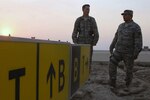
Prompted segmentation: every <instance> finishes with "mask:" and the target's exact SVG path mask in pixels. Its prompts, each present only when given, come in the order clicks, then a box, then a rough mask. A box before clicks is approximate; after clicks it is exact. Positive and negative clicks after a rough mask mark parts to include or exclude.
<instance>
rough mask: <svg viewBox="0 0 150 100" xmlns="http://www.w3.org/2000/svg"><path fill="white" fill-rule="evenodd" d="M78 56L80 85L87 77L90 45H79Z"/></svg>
mask: <svg viewBox="0 0 150 100" xmlns="http://www.w3.org/2000/svg"><path fill="white" fill-rule="evenodd" d="M80 57H81V58H80V86H82V85H83V84H84V83H85V82H86V81H87V80H88V78H89V66H90V65H89V64H90V45H82V46H81V56H80Z"/></svg>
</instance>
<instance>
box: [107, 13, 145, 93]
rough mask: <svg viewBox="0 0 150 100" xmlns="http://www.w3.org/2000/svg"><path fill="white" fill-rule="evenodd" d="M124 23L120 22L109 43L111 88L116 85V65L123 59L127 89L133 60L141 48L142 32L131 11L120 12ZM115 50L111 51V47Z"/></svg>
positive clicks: (131, 76)
mask: <svg viewBox="0 0 150 100" xmlns="http://www.w3.org/2000/svg"><path fill="white" fill-rule="evenodd" d="M121 15H122V16H123V19H124V21H125V22H124V23H122V24H120V25H119V27H118V30H117V32H116V34H115V37H114V39H113V41H112V43H111V45H110V53H111V57H110V63H109V78H110V86H111V89H113V90H114V89H115V87H116V74H117V66H118V63H119V62H120V61H122V60H123V61H124V63H125V67H126V69H127V70H126V78H125V81H126V88H125V90H127V91H128V90H129V88H128V87H129V85H130V83H131V81H132V78H133V72H132V70H133V66H134V60H135V59H137V57H138V55H139V53H140V51H141V50H142V44H143V43H142V33H141V28H140V26H139V25H138V24H136V23H135V22H134V21H133V20H132V17H133V11H132V10H125V11H124V13H122V14H121ZM114 48H115V50H114V51H113V49H114Z"/></svg>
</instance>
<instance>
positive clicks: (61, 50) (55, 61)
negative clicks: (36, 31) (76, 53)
mask: <svg viewBox="0 0 150 100" xmlns="http://www.w3.org/2000/svg"><path fill="white" fill-rule="evenodd" d="M39 61H40V63H39V100H69V75H70V74H69V71H70V45H68V44H46V43H45V44H44V43H42V44H40V45H39Z"/></svg>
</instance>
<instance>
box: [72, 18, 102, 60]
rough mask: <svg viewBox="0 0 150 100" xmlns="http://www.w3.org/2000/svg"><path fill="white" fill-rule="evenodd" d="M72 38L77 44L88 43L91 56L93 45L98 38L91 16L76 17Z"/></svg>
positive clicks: (94, 22)
mask: <svg viewBox="0 0 150 100" xmlns="http://www.w3.org/2000/svg"><path fill="white" fill-rule="evenodd" d="M72 39H73V42H74V43H77V44H90V45H91V58H92V52H93V46H94V45H96V43H97V42H98V39H99V33H98V29H97V25H96V21H95V19H94V18H93V17H91V16H87V17H84V16H81V17H79V18H77V20H76V22H75V24H74V30H73V33H72ZM91 58H90V61H91Z"/></svg>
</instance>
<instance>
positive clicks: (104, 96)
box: [71, 63, 150, 100]
mask: <svg viewBox="0 0 150 100" xmlns="http://www.w3.org/2000/svg"><path fill="white" fill-rule="evenodd" d="M120 68H122V69H120ZM120 68H118V71H117V72H118V73H117V92H116V93H114V92H112V91H111V90H110V87H109V85H108V64H101V63H93V64H92V72H91V74H90V77H89V80H88V81H87V82H86V83H85V85H84V86H83V87H82V88H81V89H79V90H78V91H77V92H76V94H75V95H74V96H73V97H72V99H71V100H150V66H149V67H144V66H135V67H134V78H133V82H132V84H131V87H130V91H128V92H126V91H124V88H125V81H124V78H125V71H124V70H123V69H124V68H123V66H120Z"/></svg>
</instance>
